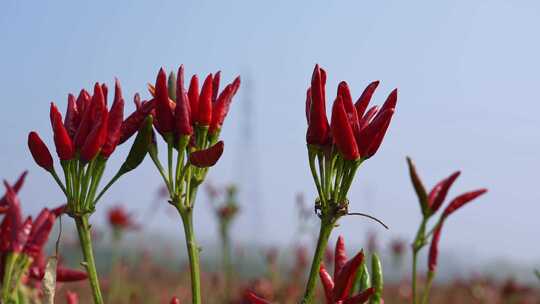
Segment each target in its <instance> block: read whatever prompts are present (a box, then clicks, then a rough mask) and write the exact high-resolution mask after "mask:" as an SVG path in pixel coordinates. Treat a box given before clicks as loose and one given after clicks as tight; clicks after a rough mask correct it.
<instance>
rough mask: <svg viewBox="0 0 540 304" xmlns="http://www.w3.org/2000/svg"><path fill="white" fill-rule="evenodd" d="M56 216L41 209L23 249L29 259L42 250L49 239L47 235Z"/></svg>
mask: <svg viewBox="0 0 540 304" xmlns="http://www.w3.org/2000/svg"><path fill="white" fill-rule="evenodd" d="M55 220H56V216H55V215H54V213H51V212H50V211H49V210H48V209H43V210H42V211H41V213H40V214H39V216H38V217H37V218H36V221H35V222H34V225H33V226H32V230H31V231H30V235H29V237H28V241H27V242H26V245H25V247H24V253H26V254H27V255H29V256H31V257H36V256H37V255H39V253H40V252H41V251H42V250H43V246H45V244H46V243H47V240H48V239H49V234H50V233H51V230H52V228H53V225H54V222H55Z"/></svg>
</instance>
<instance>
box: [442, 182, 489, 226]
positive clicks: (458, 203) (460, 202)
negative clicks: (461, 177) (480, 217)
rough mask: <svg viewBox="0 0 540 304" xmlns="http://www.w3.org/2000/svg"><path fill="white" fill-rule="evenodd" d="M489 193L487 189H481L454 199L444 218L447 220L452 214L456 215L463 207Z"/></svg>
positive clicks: (444, 212) (445, 210) (445, 211)
mask: <svg viewBox="0 0 540 304" xmlns="http://www.w3.org/2000/svg"><path fill="white" fill-rule="evenodd" d="M486 192H487V189H480V190H475V191H471V192H467V193H463V194H461V195H460V196H458V197H456V198H454V199H453V200H452V201H451V202H450V203H449V204H448V206H447V207H446V209H444V211H443V214H442V218H443V219H444V218H447V217H448V216H449V215H450V214H452V213H454V212H455V211H456V210H458V209H459V208H461V207H463V206H464V205H465V204H467V203H468V202H470V201H472V200H474V199H475V198H477V197H479V196H480V195H482V194H484V193H486Z"/></svg>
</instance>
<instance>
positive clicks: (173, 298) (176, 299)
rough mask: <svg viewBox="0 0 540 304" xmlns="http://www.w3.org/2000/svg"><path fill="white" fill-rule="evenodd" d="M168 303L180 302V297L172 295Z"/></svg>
mask: <svg viewBox="0 0 540 304" xmlns="http://www.w3.org/2000/svg"><path fill="white" fill-rule="evenodd" d="M170 304H180V299H178V298H177V297H172V299H171V302H170Z"/></svg>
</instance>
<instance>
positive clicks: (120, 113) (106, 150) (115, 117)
mask: <svg viewBox="0 0 540 304" xmlns="http://www.w3.org/2000/svg"><path fill="white" fill-rule="evenodd" d="M123 119H124V98H123V97H122V89H121V88H120V82H119V81H118V79H116V81H115V85H114V101H113V104H112V106H111V111H110V112H109V121H108V125H107V129H108V130H107V137H106V139H105V144H104V145H103V148H102V149H101V154H102V155H103V156H104V157H105V158H108V157H109V156H110V155H111V154H112V153H113V152H114V150H115V149H116V146H117V145H118V143H119V141H120V131H121V128H122V122H123Z"/></svg>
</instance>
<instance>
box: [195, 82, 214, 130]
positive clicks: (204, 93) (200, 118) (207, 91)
mask: <svg viewBox="0 0 540 304" xmlns="http://www.w3.org/2000/svg"><path fill="white" fill-rule="evenodd" d="M212 81H213V77H212V74H209V75H208V76H206V79H205V80H204V83H203V86H202V88H201V95H200V96H199V111H198V113H197V121H196V122H197V123H198V124H199V125H201V126H209V125H210V123H211V122H212V90H213V89H212Z"/></svg>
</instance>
